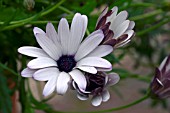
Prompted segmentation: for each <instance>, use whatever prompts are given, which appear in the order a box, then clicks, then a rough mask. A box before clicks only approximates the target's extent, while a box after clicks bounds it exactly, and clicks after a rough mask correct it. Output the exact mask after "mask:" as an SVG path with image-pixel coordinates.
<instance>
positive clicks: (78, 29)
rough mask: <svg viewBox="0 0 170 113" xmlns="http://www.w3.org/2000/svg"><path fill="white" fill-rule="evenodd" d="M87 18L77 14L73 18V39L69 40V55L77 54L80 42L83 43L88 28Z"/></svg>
mask: <svg viewBox="0 0 170 113" xmlns="http://www.w3.org/2000/svg"><path fill="white" fill-rule="evenodd" d="M87 21H88V20H87V16H85V15H81V14H79V13H76V14H75V16H74V17H73V20H72V24H71V37H70V40H69V45H68V47H69V51H68V54H69V55H73V54H75V53H76V51H77V49H78V47H79V45H80V42H81V41H82V39H83V37H84V34H85V31H86V28H87Z"/></svg>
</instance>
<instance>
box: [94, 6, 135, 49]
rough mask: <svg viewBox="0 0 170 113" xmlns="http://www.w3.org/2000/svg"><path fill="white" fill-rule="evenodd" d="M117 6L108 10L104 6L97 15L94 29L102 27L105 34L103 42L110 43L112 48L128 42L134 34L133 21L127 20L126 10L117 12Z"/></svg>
mask: <svg viewBox="0 0 170 113" xmlns="http://www.w3.org/2000/svg"><path fill="white" fill-rule="evenodd" d="M117 12H118V7H116V6H115V7H113V8H112V9H111V10H109V11H108V7H106V8H105V9H104V10H103V12H102V14H101V15H100V16H99V18H98V20H97V24H96V30H98V29H102V30H103V32H104V35H105V38H104V41H103V44H108V45H112V46H113V47H114V48H118V47H121V46H123V45H125V44H127V43H128V42H130V40H131V37H132V36H133V35H134V30H133V28H134V26H135V22H134V21H130V20H127V17H128V12H127V11H121V12H120V13H118V14H117Z"/></svg>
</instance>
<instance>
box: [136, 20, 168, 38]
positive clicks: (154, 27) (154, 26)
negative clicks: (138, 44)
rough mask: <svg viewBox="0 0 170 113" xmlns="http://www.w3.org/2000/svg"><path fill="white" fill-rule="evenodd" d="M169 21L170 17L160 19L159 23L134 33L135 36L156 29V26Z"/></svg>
mask: <svg viewBox="0 0 170 113" xmlns="http://www.w3.org/2000/svg"><path fill="white" fill-rule="evenodd" d="M169 22H170V18H168V19H165V20H163V21H161V22H160V23H158V24H156V25H153V26H151V27H150V28H148V29H144V30H142V31H140V32H138V33H137V34H136V35H137V36H140V35H143V34H145V33H148V32H150V31H152V30H154V29H157V28H159V27H161V26H162V25H164V24H166V23H169Z"/></svg>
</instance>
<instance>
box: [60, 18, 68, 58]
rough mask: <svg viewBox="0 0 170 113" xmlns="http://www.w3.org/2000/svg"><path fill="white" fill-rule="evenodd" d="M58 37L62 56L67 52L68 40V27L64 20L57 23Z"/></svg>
mask: <svg viewBox="0 0 170 113" xmlns="http://www.w3.org/2000/svg"><path fill="white" fill-rule="evenodd" d="M58 35H59V37H60V41H61V45H62V51H63V54H64V55H65V54H67V53H68V50H69V47H68V43H69V40H70V30H69V25H68V22H67V20H66V19H65V18H62V19H61V20H60V22H59V26H58Z"/></svg>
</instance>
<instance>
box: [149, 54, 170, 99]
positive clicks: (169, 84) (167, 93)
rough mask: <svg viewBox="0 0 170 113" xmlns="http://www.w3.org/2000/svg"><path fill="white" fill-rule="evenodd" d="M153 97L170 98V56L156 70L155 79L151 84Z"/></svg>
mask: <svg viewBox="0 0 170 113" xmlns="http://www.w3.org/2000/svg"><path fill="white" fill-rule="evenodd" d="M150 88H151V97H152V98H159V99H165V98H168V97H170V55H169V56H167V57H166V58H165V59H164V60H163V61H162V63H161V65H160V66H159V68H156V72H155V77H154V79H153V81H152V83H151V86H150Z"/></svg>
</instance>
